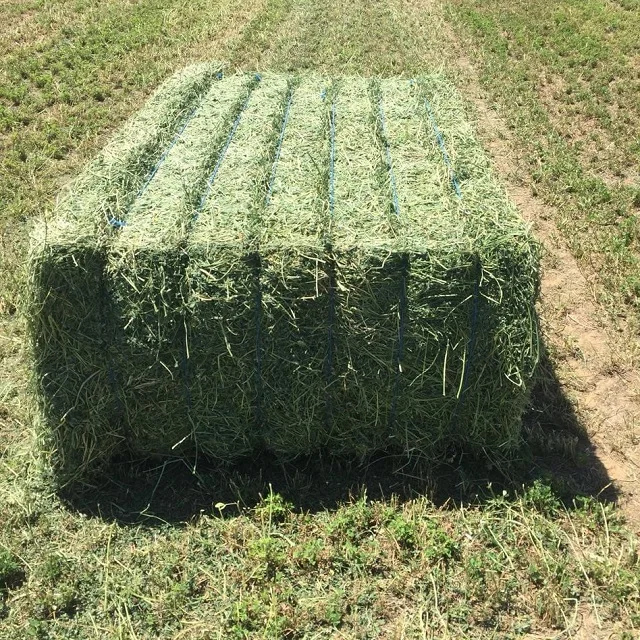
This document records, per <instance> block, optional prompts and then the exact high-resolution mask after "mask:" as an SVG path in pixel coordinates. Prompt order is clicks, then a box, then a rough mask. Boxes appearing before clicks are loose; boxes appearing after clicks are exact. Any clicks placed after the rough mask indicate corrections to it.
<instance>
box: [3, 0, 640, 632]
mask: <svg viewBox="0 0 640 640" xmlns="http://www.w3.org/2000/svg"><path fill="white" fill-rule="evenodd" d="M0 18H2V19H0V55H2V57H3V64H2V65H1V66H0V158H1V160H0V638H7V639H9V638H11V639H13V638H94V637H95V638H98V637H103V638H127V639H128V638H157V637H161V638H187V639H191V638H203V639H204V638H375V637H378V638H474V639H476V638H567V637H576V638H620V639H622V638H629V639H631V638H636V637H639V634H640V563H639V560H638V551H637V550H638V534H639V533H640V499H639V495H640V491H639V490H638V489H636V488H635V485H636V484H637V479H638V469H640V406H639V404H640V380H639V375H638V367H639V356H640V341H639V338H638V331H639V327H640V323H639V322H638V319H639V318H640V275H639V274H640V265H639V257H640V226H639V225H640V223H639V222H638V215H640V175H639V172H640V169H639V166H640V138H639V136H640V102H639V101H638V93H639V90H640V41H639V40H638V38H637V33H639V32H640V0H582V1H580V2H578V1H577V0H559V1H558V2H555V3H553V8H550V6H549V3H548V2H544V0H529V1H528V2H524V1H522V0H517V1H513V0H509V1H507V0H495V1H493V2H490V3H489V2H481V1H480V0H450V1H444V2H441V3H440V2H435V1H434V0H389V1H388V2H380V1H376V2H367V1H365V0H349V1H347V0H336V1H335V2H332V3H318V2H311V0H248V1H247V2H244V3H240V2H223V1H222V0H207V1H205V0H193V1H192V2H189V3H185V2H178V1H177V0H164V1H163V2H159V0H104V1H102V2H98V1H97V0H57V1H56V2H48V1H47V0H4V1H3V2H2V3H0ZM205 59H219V60H224V61H227V62H228V64H229V66H230V68H231V69H242V70H252V69H258V70H266V69H277V70H287V71H289V70H295V69H317V70H319V71H321V72H323V73H325V74H332V73H341V74H342V73H350V74H362V75H372V74H383V75H392V74H394V75H395V74H401V75H405V76H406V77H411V76H413V75H416V74H418V73H421V72H424V71H425V70H429V69H432V68H440V67H445V68H446V69H447V71H448V73H449V74H450V76H451V77H452V79H453V80H454V82H456V84H457V85H458V87H459V88H460V90H461V92H462V93H463V95H464V96H465V98H466V100H467V101H468V110H469V117H470V118H472V119H473V120H474V122H475V123H476V126H477V128H478V131H479V134H480V137H481V139H482V140H483V141H484V142H485V144H486V146H487V148H488V149H489V151H490V153H491V155H492V157H493V160H494V164H495V167H496V170H497V171H498V173H499V174H500V175H501V177H502V179H503V181H504V182H505V184H506V185H507V188H508V190H509V192H510V194H511V195H512V197H513V198H514V200H515V201H516V203H517V204H518V205H519V207H520V209H521V210H522V213H523V215H524V216H525V218H526V219H527V220H529V221H530V222H531V223H532V225H533V228H534V231H535V232H536V234H537V235H538V237H539V238H540V240H541V241H542V242H543V244H544V247H545V259H544V269H545V274H544V276H543V284H542V300H541V304H540V314H541V318H542V324H543V327H544V331H545V336H544V338H545V346H546V357H545V359H544V362H543V366H542V370H541V375H540V382H539V384H538V387H537V389H536V391H535V393H534V399H533V405H532V407H531V410H530V411H529V412H528V414H527V416H526V419H525V434H526V442H525V444H524V446H523V449H522V456H521V460H519V461H516V462H515V463H514V464H513V465H512V467H510V468H509V469H507V470H503V472H502V473H500V474H499V473H498V472H497V471H496V470H494V469H491V468H487V467H486V465H483V464H482V463H479V462H478V461H470V460H467V459H466V458H464V457H461V456H460V455H457V454H455V452H452V454H451V457H450V458H449V459H448V460H446V461H443V464H442V465H441V466H440V467H438V468H435V469H434V468H431V469H424V468H421V467H420V466H419V465H417V464H414V463H412V464H411V465H409V464H408V463H407V461H403V460H396V459H386V458H380V459H375V460H368V461H364V462H362V461H360V462H357V461H345V460H317V459H311V460H301V461H298V462H296V463H289V464H287V465H284V466H283V465H280V464H278V463H277V462H276V461H274V460H271V459H259V460H254V461H249V462H247V463H246V464H241V465H237V466H233V467H228V468H219V467H216V466H212V465H207V464H206V463H199V464H198V466H197V468H195V469H194V468H192V467H190V466H189V464H188V463H185V462H182V461H178V460H173V459H166V460H151V461H150V460H136V461H133V462H132V461H124V462H122V463H121V464H118V465H116V466H115V467H114V469H113V473H112V475H111V476H110V477H109V478H104V479H101V480H100V481H99V482H97V483H96V484H93V485H87V486H83V487H79V488H76V489H74V491H73V492H72V493H68V494H65V495H57V494H54V493H52V492H51V491H50V490H49V485H48V483H47V476H46V470H43V469H42V468H41V463H40V460H39V458H38V456H37V455H36V452H35V450H34V434H33V429H32V426H31V422H30V418H29V415H28V411H27V408H26V407H27V403H26V399H25V392H26V387H27V379H28V371H27V363H26V362H25V358H24V354H23V349H22V348H23V335H24V332H23V326H22V321H21V319H20V313H19V306H20V291H21V282H22V278H23V273H22V267H23V264H24V252H25V250H26V246H27V240H28V231H29V226H30V223H31V221H32V220H33V219H34V218H35V217H36V216H40V215H47V214H48V213H49V212H50V211H51V210H52V208H53V205H54V201H55V196H56V193H57V192H58V191H59V189H60V187H61V186H62V185H63V184H65V182H66V181H67V180H68V179H69V177H71V176H72V175H74V174H75V173H76V172H77V171H78V169H79V168H80V167H81V166H82V165H83V164H84V163H85V162H86V161H87V160H88V159H89V158H90V157H92V155H93V154H94V153H95V151H96V150H97V149H98V148H100V147H101V146H102V145H103V144H104V142H105V141H106V139H107V138H108V136H109V134H110V132H112V131H113V130H115V129H116V128H117V127H118V126H120V125H121V124H122V122H123V121H124V119H125V118H126V117H127V116H129V115H130V114H131V113H133V112H134V111H135V110H136V109H137V108H138V107H139V106H140V105H141V104H142V102H143V101H144V99H145V97H146V96H148V95H149V93H150V92H151V91H152V90H153V89H154V88H155V87H156V86H157V84H158V83H159V82H160V80H161V79H163V78H165V77H166V76H167V75H169V74H170V73H171V72H172V71H174V70H176V69H178V68H179V67H181V66H183V65H184V64H186V63H187V62H190V61H197V60H205Z"/></svg>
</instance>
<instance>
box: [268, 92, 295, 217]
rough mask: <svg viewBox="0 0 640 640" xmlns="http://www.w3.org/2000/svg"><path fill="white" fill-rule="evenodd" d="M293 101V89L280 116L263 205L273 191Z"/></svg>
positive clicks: (269, 199)
mask: <svg viewBox="0 0 640 640" xmlns="http://www.w3.org/2000/svg"><path fill="white" fill-rule="evenodd" d="M292 102H293V90H291V91H290V92H289V99H288V100H287V106H286V108H285V110H284V116H283V118H282V126H281V127H280V136H279V137H278V145H277V147H276V155H275V158H274V159H273V166H272V167H271V177H270V178H269V186H268V188H267V195H266V197H265V205H266V206H268V205H269V202H270V201H271V193H272V192H273V185H274V183H275V181H276V169H277V168H278V162H279V161H280V151H281V150H282V141H283V140H284V132H285V130H286V128H287V123H288V122H289V111H290V110H291V103H292Z"/></svg>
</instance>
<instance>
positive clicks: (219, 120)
mask: <svg viewBox="0 0 640 640" xmlns="http://www.w3.org/2000/svg"><path fill="white" fill-rule="evenodd" d="M255 85H256V81H255V79H253V78H251V77H249V76H241V75H236V76H230V77H228V78H225V79H223V80H220V81H219V82H217V83H216V84H215V86H214V87H213V88H212V90H211V91H210V92H209V94H207V95H206V96H205V97H204V99H203V101H202V103H201V105H200V108H199V110H198V112H197V113H196V115H195V116H194V118H193V119H192V121H191V123H190V125H189V127H188V128H187V129H186V130H185V132H184V134H183V135H182V137H181V138H180V140H178V142H177V143H176V145H175V146H174V147H173V148H172V149H171V150H170V152H169V153H168V154H167V156H166V159H165V161H164V163H163V164H162V166H161V167H160V168H159V170H158V172H157V175H156V176H155V178H154V180H153V181H152V182H151V183H150V185H149V187H148V189H147V190H146V191H145V192H144V193H143V194H142V195H141V196H140V197H139V198H138V200H137V201H136V203H135V204H134V206H133V207H132V210H131V212H130V216H129V222H130V224H129V225H127V227H125V228H124V229H123V230H122V232H121V233H120V234H119V235H118V237H117V238H116V239H115V240H114V242H113V243H112V244H111V247H110V251H109V267H108V277H109V286H110V297H111V299H112V301H113V308H114V316H115V322H116V324H117V326H119V327H122V328H123V329H122V330H121V335H120V336H119V337H120V341H121V344H120V345H119V348H118V357H117V361H116V365H117V369H118V371H119V372H120V375H122V376H123V377H124V378H125V379H126V380H127V381H128V382H127V384H126V385H124V386H123V396H124V403H125V405H126V407H127V428H128V432H129V434H130V446H131V448H133V449H135V450H139V451H141V452H149V451H155V450H168V451H171V450H176V451H181V450H189V449H193V445H194V436H195V434H196V432H195V431H194V426H195V425H194V418H193V416H192V415H191V411H190V407H189V405H190V397H192V394H191V391H190V389H189V381H190V376H189V368H188V363H187V360H188V356H189V343H188V328H187V322H188V317H187V316H188V305H189V301H190V291H189V282H188V278H187V276H188V274H187V271H188V268H189V255H188V253H187V251H186V244H187V238H188V235H189V232H190V230H191V227H192V225H193V224H194V221H195V219H196V216H197V214H198V212H199V211H198V210H199V208H200V203H201V198H202V194H204V193H205V192H206V189H207V180H208V178H209V177H210V176H211V174H212V171H213V170H214V167H215V165H216V162H217V159H218V157H219V155H220V153H221V150H222V149H223V147H224V145H225V142H226V138H227V135H228V131H229V129H230V128H231V126H232V123H233V122H234V120H235V119H236V117H237V116H238V114H239V113H240V111H241V109H242V107H243V105H244V104H245V102H246V100H247V98H248V97H250V94H251V93H252V92H253V91H254V88H255ZM196 400H197V398H196ZM158 424H162V425H163V426H162V428H161V429H158Z"/></svg>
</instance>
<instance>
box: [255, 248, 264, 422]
mask: <svg viewBox="0 0 640 640" xmlns="http://www.w3.org/2000/svg"><path fill="white" fill-rule="evenodd" d="M260 269H261V265H260V256H258V265H257V277H256V281H257V289H256V423H257V425H258V426H261V425H262V402H263V387H262V332H261V326H262V288H261V287H260Z"/></svg>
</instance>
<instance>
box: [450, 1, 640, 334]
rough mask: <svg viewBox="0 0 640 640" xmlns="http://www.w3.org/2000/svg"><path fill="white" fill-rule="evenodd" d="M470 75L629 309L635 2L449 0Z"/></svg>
mask: <svg viewBox="0 0 640 640" xmlns="http://www.w3.org/2000/svg"><path fill="white" fill-rule="evenodd" d="M450 15H451V16H452V18H453V20H454V23H455V24H456V26H457V27H458V28H459V29H460V32H461V33H462V34H463V35H464V36H466V38H467V39H468V40H469V43H470V46H471V49H472V51H473V52H474V53H477V59H478V61H479V67H480V71H481V80H482V82H483V84H484V85H485V86H486V87H487V88H488V89H489V91H490V92H491V94H492V96H493V97H494V99H495V100H496V102H497V103H498V105H499V106H500V111H501V113H502V114H503V115H504V117H505V118H506V119H507V121H508V122H509V124H510V126H511V128H512V129H513V131H514V134H515V136H516V137H517V138H518V140H519V142H520V143H521V145H522V149H523V154H522V155H523V156H524V157H525V158H526V161H527V163H528V165H529V180H530V182H531V184H532V188H533V192H534V194H539V195H540V196H541V197H542V198H544V199H545V200H546V201H547V202H549V203H551V204H553V205H555V206H556V207H557V209H558V211H559V214H560V215H559V218H558V220H557V223H558V224H559V226H560V228H561V230H562V231H563V232H564V234H565V236H566V238H567V239H568V241H569V243H570V246H571V249H572V251H573V253H574V255H575V256H576V257H577V258H579V259H580V260H581V261H582V262H583V264H585V265H588V266H589V267H590V268H591V269H593V271H594V272H595V273H597V274H598V276H597V280H596V283H597V285H598V291H599V294H600V297H601V299H602V300H603V301H605V302H607V303H609V304H611V305H613V307H614V308H615V311H616V312H618V313H623V314H628V315H631V316H632V317H633V318H634V324H635V325H636V326H637V318H638V313H639V312H640V276H639V275H638V273H639V270H640V222H639V218H638V214H639V212H640V172H639V170H638V166H639V164H640V102H639V101H638V93H639V91H640V66H639V63H638V60H639V59H638V55H639V53H640V44H639V42H638V37H637V34H638V33H639V32H640V4H639V3H638V2H637V1H635V0H629V1H625V2H613V1H611V2H609V1H604V2H603V1H596V0H591V1H590V2H573V1H571V0H564V1H563V2H557V3H554V5H553V8H550V7H549V5H548V3H545V2H541V1H537V2H524V1H518V2H512V1H510V0H509V1H507V0H498V1H497V2H491V3H487V2H480V1H479V0H453V2H451V3H450Z"/></svg>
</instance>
